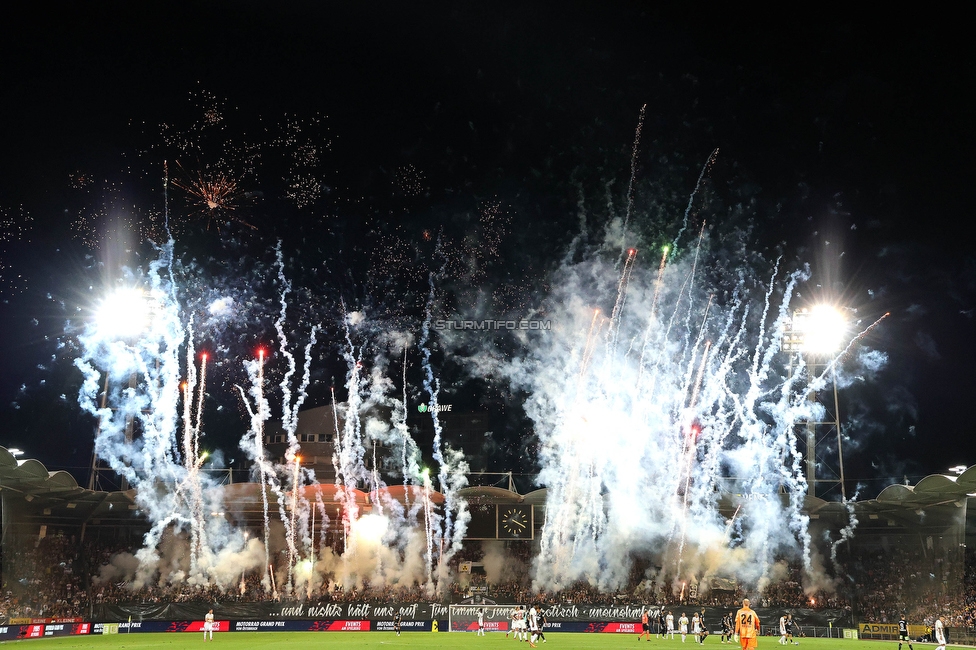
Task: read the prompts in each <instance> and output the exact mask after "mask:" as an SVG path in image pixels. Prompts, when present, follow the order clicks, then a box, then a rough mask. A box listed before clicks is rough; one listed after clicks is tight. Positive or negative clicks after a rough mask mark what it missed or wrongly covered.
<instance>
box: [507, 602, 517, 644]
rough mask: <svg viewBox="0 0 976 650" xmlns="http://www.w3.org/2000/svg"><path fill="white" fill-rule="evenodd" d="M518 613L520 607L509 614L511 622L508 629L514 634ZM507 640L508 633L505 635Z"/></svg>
mask: <svg viewBox="0 0 976 650" xmlns="http://www.w3.org/2000/svg"><path fill="white" fill-rule="evenodd" d="M516 612H518V607H514V608H512V611H510V612H509V613H508V620H509V626H508V629H509V631H510V632H511V633H512V634H515V613H516ZM505 638H506V639H507V638H508V632H506V633H505ZM516 638H517V637H516Z"/></svg>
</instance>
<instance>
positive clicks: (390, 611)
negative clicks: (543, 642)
mask: <svg viewBox="0 0 976 650" xmlns="http://www.w3.org/2000/svg"><path fill="white" fill-rule="evenodd" d="M523 604H524V605H525V606H526V607H528V606H529V605H531V603H523ZM211 607H212V608H213V610H214V615H215V616H217V617H219V618H220V620H223V621H232V622H236V623H232V625H231V630H233V629H234V627H233V625H235V624H240V623H242V622H260V623H261V624H262V625H264V624H268V625H269V627H262V628H261V629H287V628H284V627H277V628H272V627H270V625H271V624H278V623H283V622H285V621H374V622H376V623H379V622H383V621H392V620H393V617H394V616H395V615H396V614H399V615H400V618H401V620H402V621H403V626H402V627H403V629H404V630H408V629H418V628H416V627H413V626H408V625H407V623H409V622H421V621H423V622H426V623H427V624H428V625H429V624H430V622H431V621H434V620H436V621H439V622H440V629H447V627H448V625H447V621H448V619H449V618H450V617H449V607H450V606H449V605H445V604H442V603H419V602H417V603H407V604H398V605H390V604H388V603H362V602H360V603H324V604H309V603H276V602H259V603H224V604H219V605H214V604H210V603H141V604H131V605H98V606H96V607H95V608H94V611H93V613H92V614H93V615H92V620H93V621H98V622H105V623H109V622H127V621H129V620H131V621H133V623H132V624H133V625H134V626H135V625H136V623H137V622H149V621H202V620H203V617H204V616H205V615H206V613H207V610H208V609H210V608H211ZM483 609H484V615H485V623H486V624H488V623H493V622H503V623H506V626H505V627H502V626H498V625H494V624H493V625H492V626H491V627H490V628H489V629H507V622H508V620H509V619H508V617H509V615H510V614H511V605H505V606H502V605H484V606H483ZM645 609H646V610H648V611H649V612H650V615H651V620H652V622H653V621H656V619H657V614H658V612H659V611H660V607H658V606H656V605H641V604H629V605H627V604H625V605H612V606H606V605H583V604H571V603H564V604H559V605H549V606H545V607H543V608H542V615H543V617H544V618H545V619H546V620H547V621H548V622H550V623H556V622H565V623H571V622H579V623H590V622H603V623H640V619H641V612H642V611H643V610H645ZM664 609H665V611H671V612H672V613H673V614H674V618H675V620H677V619H678V618H680V617H681V614H682V613H685V614H687V615H688V618H691V615H692V613H694V612H699V613H700V612H701V611H702V610H704V612H705V622H706V624H707V625H708V627H709V629H710V630H713V631H714V630H718V629H720V628H721V621H722V617H723V616H725V615H726V614H728V613H731V612H734V611H735V610H736V609H737V607H727V608H718V607H704V608H703V607H698V606H694V607H693V606H673V607H671V606H666V607H665V608H664ZM756 611H757V613H758V614H759V619H760V620H762V621H769V622H772V621H778V620H779V617H780V616H782V615H783V614H785V613H787V612H789V613H791V614H793V618H794V620H796V622H797V623H798V624H800V625H816V626H821V627H827V626H828V625H833V626H834V627H853V624H852V622H851V621H850V614H849V613H848V612H846V611H844V610H842V609H837V610H829V609H816V610H813V609H801V608H795V609H782V610H781V609H767V608H757V610H756ZM391 624H392V623H391ZM136 629H138V628H134V631H135V630H136ZM302 629H307V628H302ZM384 629H385V628H384ZM428 629H429V628H428ZM639 629H640V628H639V626H638V631H639ZM121 631H122V632H123V633H124V631H125V627H124V626H122V627H121ZM896 633H897V631H896Z"/></svg>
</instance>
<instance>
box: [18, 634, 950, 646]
mask: <svg viewBox="0 0 976 650" xmlns="http://www.w3.org/2000/svg"><path fill="white" fill-rule="evenodd" d="M546 638H547V639H548V640H549V642H548V643H546V644H545V645H544V646H542V645H541V644H540V647H541V648H544V650H561V649H566V648H573V649H574V650H575V649H581V650H588V649H593V650H626V649H627V648H632V649H633V648H638V649H639V648H668V649H670V650H696V648H697V647H698V646H696V645H695V644H694V643H693V642H692V640H691V638H690V637H689V639H688V641H687V642H686V643H684V644H682V643H681V639H680V637H679V638H677V639H675V640H674V641H671V640H664V639H655V638H652V639H651V640H650V641H641V642H638V641H637V635H636V634H586V633H578V634H571V633H568V632H552V633H549V634H546ZM777 639H778V637H762V638H761V639H760V640H759V650H780V648H781V646H779V645H777V643H776V641H777ZM6 643H7V644H14V643H15V644H17V645H18V646H20V645H28V646H31V647H34V646H35V645H36V646H37V647H38V650H46V649H49V648H58V649H59V650H60V649H65V650H67V649H69V648H79V649H80V648H86V649H88V648H90V649H94V650H122V649H124V650H142V649H143V648H173V649H177V648H195V649H203V648H207V649H210V650H220V648H228V649H229V648H233V649H234V650H271V649H272V648H296V649H298V648H309V647H310V646H313V647H314V648H315V650H331V649H333V648H335V649H336V650H339V649H341V650H357V649H359V648H376V649H377V650H380V649H382V650H395V649H396V648H420V649H422V650H440V649H443V650H529V647H528V644H524V643H517V642H515V641H513V640H512V639H511V638H508V639H506V638H505V635H504V634H501V633H498V632H491V633H489V634H488V635H487V636H485V637H479V636H477V635H476V634H474V633H473V632H464V633H447V632H440V633H436V634H435V633H433V632H404V633H403V634H402V635H401V636H400V637H399V638H397V636H396V635H395V634H394V633H392V632H218V633H216V634H215V635H214V640H213V642H210V641H207V642H206V644H204V641H203V633H202V632H168V633H157V634H150V633H138V632H137V633H133V634H131V635H129V634H125V633H122V634H106V635H101V634H91V635H87V636H66V637H48V638H45V639H24V640H21V641H7V642H6ZM896 644H897V642H896V641H894V642H893V641H851V640H848V639H801V640H800V645H799V646H788V648H789V649H791V650H832V649H834V648H847V649H849V650H855V648H856V650H897V648H898V646H897V645H896ZM0 645H2V644H0ZM705 645H706V646H710V647H711V648H712V650H723V649H724V650H739V644H737V643H736V644H728V645H722V644H721V643H720V642H719V639H718V638H717V637H714V636H713V637H709V638H708V640H707V641H706V642H705ZM913 645H914V646H915V647H916V648H918V647H920V646H921V647H925V648H930V649H931V648H932V647H934V646H932V645H931V644H918V643H916V644H913ZM784 650H785V649H784ZM904 650H908V648H907V646H906V647H905V649H904Z"/></svg>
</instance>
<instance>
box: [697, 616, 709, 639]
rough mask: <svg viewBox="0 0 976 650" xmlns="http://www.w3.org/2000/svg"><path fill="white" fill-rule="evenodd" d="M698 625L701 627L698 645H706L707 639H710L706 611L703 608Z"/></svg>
mask: <svg viewBox="0 0 976 650" xmlns="http://www.w3.org/2000/svg"><path fill="white" fill-rule="evenodd" d="M698 623H699V625H701V627H699V628H698V629H699V632H698V643H701V644H704V643H705V639H706V638H708V626H707V625H705V609H704V608H702V611H701V614H699V615H698Z"/></svg>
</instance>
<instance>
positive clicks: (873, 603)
mask: <svg viewBox="0 0 976 650" xmlns="http://www.w3.org/2000/svg"><path fill="white" fill-rule="evenodd" d="M916 546H917V547H915V548H905V547H896V548H881V547H870V546H863V547H860V548H852V549H845V550H844V552H842V553H841V555H840V557H839V561H840V569H841V570H840V571H839V572H837V571H835V572H833V573H836V574H837V575H838V576H839V577H835V578H833V579H832V585H831V584H828V585H827V587H825V588H819V589H816V590H812V589H811V588H810V586H809V585H804V579H803V572H802V571H801V567H800V565H799V564H798V563H794V564H790V565H788V566H786V570H785V575H783V573H784V571H780V572H779V573H780V575H779V576H778V579H777V580H776V581H774V582H771V583H770V584H768V585H765V586H764V588H763V589H762V591H761V593H759V594H758V595H757V594H755V593H754V592H749V593H747V592H746V591H745V590H744V589H743V588H742V587H741V586H739V585H737V584H736V583H734V582H732V581H724V582H722V583H721V587H722V588H713V587H714V586H715V584H716V583H714V582H713V583H711V585H710V584H707V581H706V580H702V582H701V584H694V583H693V584H691V585H688V584H687V583H682V582H679V581H678V580H676V579H675V577H674V576H667V575H666V574H662V573H661V572H660V570H659V569H658V570H657V573H656V574H655V572H654V571H653V570H652V569H653V567H647V566H644V565H642V564H641V563H640V562H635V564H634V569H633V571H632V573H631V582H630V584H628V585H627V586H626V587H625V588H621V589H619V590H616V591H607V590H601V589H597V588H596V587H594V586H593V585H591V584H589V583H587V582H585V581H579V582H576V583H574V584H572V585H570V586H568V587H566V588H564V589H561V590H559V591H551V590H542V591H533V589H532V583H531V578H530V575H529V567H530V566H531V557H530V555H531V552H532V549H533V546H532V544H531V542H509V543H507V545H506V546H505V547H504V549H503V552H504V560H505V561H504V564H505V566H504V570H503V571H500V569H499V568H498V567H497V566H494V565H493V568H492V572H491V573H492V574H488V573H486V572H485V571H484V568H483V566H482V560H484V561H485V562H484V564H485V565H486V566H487V565H488V564H489V562H488V561H487V560H488V557H487V554H486V551H485V549H484V548H483V547H482V545H481V544H480V543H473V544H468V545H467V546H466V547H465V548H463V549H462V550H461V551H460V552H459V553H458V554H456V555H455V557H454V558H453V559H452V565H451V566H452V569H453V571H452V575H453V576H454V581H453V582H452V583H451V584H450V586H449V587H448V588H447V589H441V590H437V591H436V592H434V591H431V590H430V589H429V588H428V587H427V586H424V585H418V584H416V583H411V584H409V585H389V584H371V583H370V582H369V581H368V580H364V581H361V582H359V583H357V584H356V585H355V586H353V587H351V588H348V589H344V588H343V587H342V586H340V585H337V584H335V583H332V582H329V581H324V582H322V583H321V584H318V585H316V586H315V588H314V589H306V588H303V589H302V590H301V593H300V594H299V597H300V599H301V600H304V601H307V602H308V603H309V604H316V603H318V604H321V603H327V602H367V601H369V602H392V601H397V602H411V601H426V600H431V599H436V600H439V601H441V602H443V601H448V600H449V601H451V602H461V601H463V600H465V599H468V598H471V597H472V595H473V594H475V595H477V596H479V597H483V598H489V599H491V600H493V601H495V602H529V601H534V602H540V603H543V604H556V603H563V604H586V605H601V606H606V605H613V604H624V603H627V604H633V603H646V604H655V605H665V606H682V605H688V606H691V605H699V606H719V607H732V606H734V605H735V604H737V603H738V602H740V601H741V599H742V598H743V597H745V596H749V597H752V598H753V599H754V603H756V604H758V605H760V606H761V607H776V608H786V609H789V608H793V609H799V608H805V609H830V610H843V611H846V612H848V613H850V614H851V615H852V617H853V618H854V619H855V620H856V621H866V622H877V623H889V622H895V621H897V620H898V619H899V618H901V616H903V615H904V616H906V617H907V618H908V620H909V621H910V622H912V623H918V624H929V625H931V624H932V623H933V622H934V618H935V616H942V617H943V621H944V622H945V623H946V624H947V626H949V627H966V628H972V627H973V625H974V623H976V552H972V551H970V552H966V553H965V555H964V554H963V551H961V550H957V549H943V550H938V549H932V548H925V547H922V546H920V545H916ZM499 548H500V547H498V546H496V547H495V548H494V549H493V551H492V552H493V553H494V554H496V557H495V560H496V562H495V564H496V565H497V559H498V557H497V554H498V553H499ZM125 551H128V552H131V551H132V548H131V545H130V544H125V543H120V542H115V541H106V540H103V539H97V540H88V541H86V542H84V543H82V542H80V541H79V540H78V539H76V537H74V536H71V535H65V534H60V533H56V534H54V535H48V536H45V537H43V538H40V539H38V540H36V541H35V543H33V544H27V545H21V546H16V545H9V544H8V545H5V546H4V548H3V549H2V554H3V555H2V566H3V575H2V579H3V599H2V602H0V616H6V617H7V618H18V617H26V618H41V617H44V618H70V617H85V616H87V615H89V613H90V612H91V610H92V607H93V606H97V605H101V604H133V603H162V602H202V601H207V602H211V603H213V602H225V603H226V602H256V601H267V600H274V599H278V600H292V598H291V597H289V596H288V595H287V594H283V593H278V591H277V590H276V589H270V588H269V587H268V585H267V583H266V582H265V581H264V580H263V578H264V576H263V574H262V573H260V572H257V571H251V572H243V573H242V576H241V583H240V584H237V585H235V586H234V588H232V589H229V590H226V591H225V590H221V589H219V588H217V587H216V586H196V585H190V584H188V583H186V582H176V583H175V584H169V585H164V586H160V585H151V586H149V585H147V586H142V587H140V588H138V589H136V588H134V587H133V583H132V581H131V580H126V579H122V578H116V579H108V580H103V579H99V575H100V574H101V573H102V569H103V567H105V566H107V565H109V563H110V562H111V560H112V559H113V557H116V556H117V554H118V553H120V552H125ZM462 563H466V564H467V566H469V567H470V566H471V565H475V566H476V567H477V569H478V570H475V571H468V570H466V571H464V572H461V571H459V568H460V566H461V565H462ZM652 574H654V575H652ZM649 576H650V577H649ZM831 586H832V588H831Z"/></svg>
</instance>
